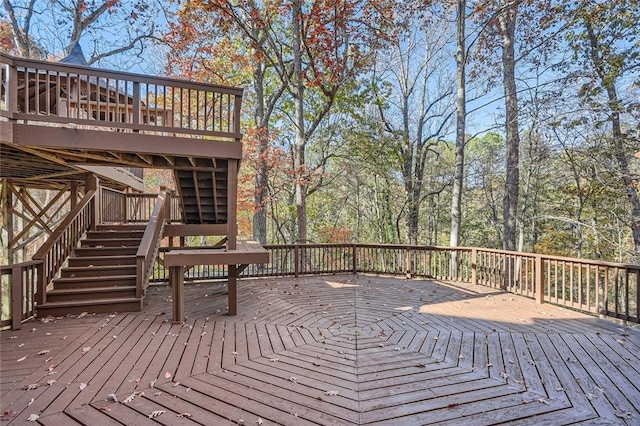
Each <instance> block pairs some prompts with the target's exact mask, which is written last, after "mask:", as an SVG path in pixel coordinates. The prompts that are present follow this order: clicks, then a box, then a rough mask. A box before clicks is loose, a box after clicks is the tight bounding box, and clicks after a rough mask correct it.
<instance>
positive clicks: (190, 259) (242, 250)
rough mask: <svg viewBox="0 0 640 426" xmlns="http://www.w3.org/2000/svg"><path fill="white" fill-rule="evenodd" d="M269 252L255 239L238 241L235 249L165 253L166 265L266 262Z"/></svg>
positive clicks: (172, 251)
mask: <svg viewBox="0 0 640 426" xmlns="http://www.w3.org/2000/svg"><path fill="white" fill-rule="evenodd" d="M268 262H269V252H268V251H267V250H266V249H265V248H263V247H262V246H261V245H260V244H258V243H256V242H255V241H239V242H238V248H237V250H231V249H195V250H171V251H169V252H167V253H166V254H165V257H164V264H165V265H166V266H169V267H171V266H176V265H182V266H193V265H231V264H240V265H242V264H245V263H249V264H253V263H268Z"/></svg>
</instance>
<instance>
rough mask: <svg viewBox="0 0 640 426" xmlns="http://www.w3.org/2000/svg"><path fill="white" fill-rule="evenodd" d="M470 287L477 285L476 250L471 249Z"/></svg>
mask: <svg viewBox="0 0 640 426" xmlns="http://www.w3.org/2000/svg"><path fill="white" fill-rule="evenodd" d="M471 285H478V250H477V249H476V248H475V247H474V248H472V249H471Z"/></svg>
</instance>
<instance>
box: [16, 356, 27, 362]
mask: <svg viewBox="0 0 640 426" xmlns="http://www.w3.org/2000/svg"><path fill="white" fill-rule="evenodd" d="M25 359H27V357H26V356H23V357H22V358H19V359H18V360H17V361H16V362H22V361H24V360H25Z"/></svg>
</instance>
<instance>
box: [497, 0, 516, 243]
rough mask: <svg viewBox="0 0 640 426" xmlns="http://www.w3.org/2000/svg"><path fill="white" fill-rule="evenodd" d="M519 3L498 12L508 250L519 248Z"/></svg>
mask: <svg viewBox="0 0 640 426" xmlns="http://www.w3.org/2000/svg"><path fill="white" fill-rule="evenodd" d="M517 10H518V3H516V2H514V3H513V4H512V5H511V6H509V7H505V9H504V11H503V12H502V13H501V14H500V15H499V21H500V28H501V31H502V67H503V70H502V72H503V76H502V77H503V80H502V81H503V85H504V96H505V108H506V145H507V161H506V174H507V176H506V180H505V192H504V198H503V203H502V208H503V220H504V241H503V247H504V249H505V250H515V249H516V237H517V232H516V226H517V215H518V195H519V180H520V172H519V147H520V136H519V134H518V127H519V126H518V95H517V92H516V77H515V65H516V60H515V52H514V37H515V28H516V16H517Z"/></svg>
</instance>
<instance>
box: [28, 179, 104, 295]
mask: <svg viewBox="0 0 640 426" xmlns="http://www.w3.org/2000/svg"><path fill="white" fill-rule="evenodd" d="M96 193H97V191H96V190H89V191H87V193H86V194H85V195H84V197H82V200H80V202H79V203H78V204H76V206H75V207H74V208H73V209H71V211H70V212H69V214H67V217H66V218H65V219H64V220H63V221H62V223H61V224H60V225H59V226H58V227H57V228H56V229H55V231H53V233H52V234H51V236H50V237H49V238H48V239H47V240H46V241H45V242H44V244H43V245H42V247H40V249H39V250H38V251H37V252H36V254H34V255H33V260H39V261H42V263H41V264H40V265H39V267H38V288H37V290H36V303H37V304H38V305H43V304H45V303H46V301H47V286H48V285H49V283H50V282H51V281H52V280H53V278H54V277H55V276H56V274H57V273H58V271H60V269H61V268H62V265H63V264H64V262H65V261H66V260H67V258H68V257H69V255H70V254H71V253H72V252H73V250H74V249H75V247H76V246H77V245H78V242H79V241H80V239H81V238H82V236H83V235H84V234H85V232H86V231H87V230H88V229H89V228H90V226H91V221H92V220H93V218H94V217H95V214H94V209H95V205H94V203H93V201H94V199H95V197H96Z"/></svg>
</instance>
